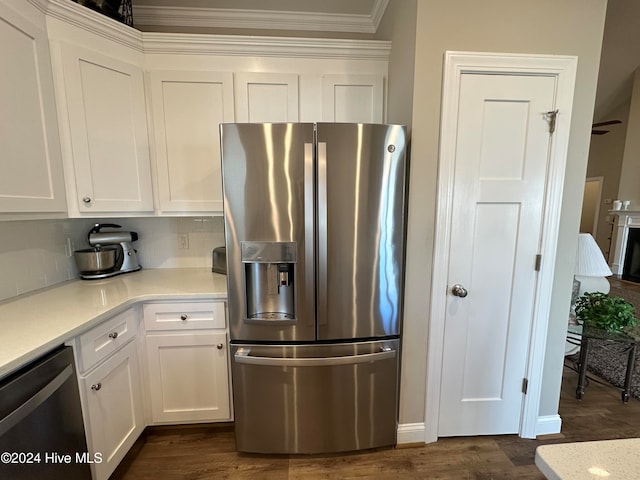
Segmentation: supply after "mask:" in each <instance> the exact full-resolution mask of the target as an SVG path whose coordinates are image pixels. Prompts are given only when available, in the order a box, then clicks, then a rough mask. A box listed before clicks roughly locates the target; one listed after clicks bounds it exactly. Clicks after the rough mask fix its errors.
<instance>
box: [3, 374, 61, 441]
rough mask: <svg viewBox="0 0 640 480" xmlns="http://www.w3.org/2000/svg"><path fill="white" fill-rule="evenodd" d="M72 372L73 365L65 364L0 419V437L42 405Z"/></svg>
mask: <svg viewBox="0 0 640 480" xmlns="http://www.w3.org/2000/svg"><path fill="white" fill-rule="evenodd" d="M72 374H73V367H72V366H71V365H67V366H66V367H65V369H64V370H62V372H60V373H59V374H58V375H56V376H55V377H54V379H53V380H51V381H50V382H49V383H47V384H46V385H45V386H44V387H42V388H41V389H40V390H39V391H38V392H37V393H36V394H35V395H33V396H32V397H31V398H30V399H29V400H27V401H26V402H24V403H23V404H22V405H20V406H19V407H18V408H16V409H15V410H14V411H13V412H11V413H10V414H9V415H7V416H6V417H4V418H3V419H2V420H0V437H1V436H2V435H4V434H5V433H6V432H8V431H9V430H10V429H11V428H12V427H14V426H15V425H17V424H18V423H20V422H21V421H22V420H23V419H24V418H26V417H27V416H29V414H30V413H31V412H33V411H34V410H35V409H36V408H38V407H39V406H40V405H42V404H43V403H44V402H46V401H47V399H48V398H49V397H50V396H51V395H53V394H54V393H55V392H56V390H58V389H59V388H60V387H61V386H62V385H63V384H64V382H66V381H67V379H68V378H69V377H71V375H72Z"/></svg>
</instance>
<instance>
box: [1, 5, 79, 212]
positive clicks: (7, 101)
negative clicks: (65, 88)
mask: <svg viewBox="0 0 640 480" xmlns="http://www.w3.org/2000/svg"><path fill="white" fill-rule="evenodd" d="M13 4H14V6H15V7H18V8H22V9H32V10H35V9H34V7H33V6H32V5H29V4H28V3H27V2H25V3H24V4H23V3H22V2H19V3H18V2H13ZM25 13H28V12H25ZM31 13H32V14H33V13H34V12H31ZM39 16H40V17H41V20H42V24H41V25H36V24H34V23H31V22H30V21H28V20H26V18H24V17H23V16H21V15H20V14H18V13H17V12H16V11H14V10H11V9H10V8H9V7H7V6H6V5H3V4H0V65H2V74H0V145H1V146H2V147H1V148H2V155H0V172H1V174H0V212H65V211H66V209H67V208H66V201H65V195H64V180H63V175H62V161H61V154H60V139H59V134H58V123H57V118H56V108H55V102H54V98H55V97H54V93H53V81H52V76H51V59H50V54H49V44H48V39H47V34H46V31H45V25H44V21H45V20H44V15H42V14H39ZM32 18H33V17H32ZM35 18H36V19H37V17H35Z"/></svg>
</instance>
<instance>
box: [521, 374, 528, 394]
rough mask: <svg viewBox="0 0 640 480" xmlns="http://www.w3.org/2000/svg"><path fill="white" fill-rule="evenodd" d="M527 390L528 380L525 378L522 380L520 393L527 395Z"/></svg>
mask: <svg viewBox="0 0 640 480" xmlns="http://www.w3.org/2000/svg"><path fill="white" fill-rule="evenodd" d="M528 388H529V380H527V379H526V378H523V379H522V393H524V394H525V395H526V394H527V389H528Z"/></svg>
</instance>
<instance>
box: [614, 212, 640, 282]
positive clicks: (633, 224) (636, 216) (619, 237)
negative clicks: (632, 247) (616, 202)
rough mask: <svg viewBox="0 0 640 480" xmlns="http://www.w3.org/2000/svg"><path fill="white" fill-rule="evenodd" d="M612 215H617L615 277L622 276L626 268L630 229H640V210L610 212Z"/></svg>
mask: <svg viewBox="0 0 640 480" xmlns="http://www.w3.org/2000/svg"><path fill="white" fill-rule="evenodd" d="M609 214H610V215H615V217H616V220H615V224H614V226H615V234H616V235H615V239H616V242H615V247H614V251H613V260H612V261H611V265H610V266H611V271H612V272H613V274H614V275H617V276H619V277H620V276H622V269H623V268H624V255H625V252H626V250H627V240H628V239H629V229H630V228H640V210H609Z"/></svg>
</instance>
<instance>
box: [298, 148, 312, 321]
mask: <svg viewBox="0 0 640 480" xmlns="http://www.w3.org/2000/svg"><path fill="white" fill-rule="evenodd" d="M313 176H314V167H313V143H305V144H304V184H305V188H304V271H305V279H304V288H305V298H307V299H309V300H310V301H312V300H313V299H314V296H315V276H314V274H313V272H315V268H316V266H315V263H314V262H315V255H314V243H315V238H314V208H315V207H314V200H315V199H314V197H315V190H314V188H313ZM300 317H301V316H299V317H298V318H300ZM304 317H305V318H307V324H309V325H313V324H314V323H315V317H314V316H313V315H304ZM314 334H315V332H314Z"/></svg>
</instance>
